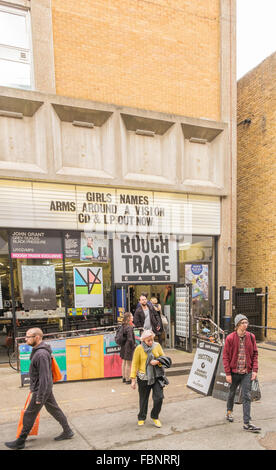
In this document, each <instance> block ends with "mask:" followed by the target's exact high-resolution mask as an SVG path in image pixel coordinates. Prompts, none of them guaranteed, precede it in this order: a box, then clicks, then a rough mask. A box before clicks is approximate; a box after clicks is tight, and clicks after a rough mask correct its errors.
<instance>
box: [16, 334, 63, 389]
mask: <svg viewBox="0 0 276 470" xmlns="http://www.w3.org/2000/svg"><path fill="white" fill-rule="evenodd" d="M44 341H45V343H47V344H49V345H50V346H51V349H52V354H53V356H54V358H55V359H56V361H57V363H58V366H59V369H60V372H61V374H62V379H61V382H66V380H67V371H66V368H67V366H66V341H65V339H60V340H48V339H45V340H44ZM32 349H33V348H32V347H31V346H29V345H28V344H26V343H23V344H19V361H20V373H21V385H22V387H23V386H24V385H29V383H30V376H29V368H30V363H31V360H30V356H31V352H32Z"/></svg>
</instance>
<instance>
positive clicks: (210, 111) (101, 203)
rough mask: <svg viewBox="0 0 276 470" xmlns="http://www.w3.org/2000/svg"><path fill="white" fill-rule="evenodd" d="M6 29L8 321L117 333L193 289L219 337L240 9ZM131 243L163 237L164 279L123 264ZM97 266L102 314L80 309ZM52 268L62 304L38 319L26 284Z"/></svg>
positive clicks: (43, 15)
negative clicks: (82, 325)
mask: <svg viewBox="0 0 276 470" xmlns="http://www.w3.org/2000/svg"><path fill="white" fill-rule="evenodd" d="M0 21H1V22H2V26H3V28H2V29H1V28H0V29H1V34H0V45H1V46H0V54H1V55H0V65H1V67H2V69H3V71H4V73H3V74H2V76H1V78H0V80H1V82H0V142H1V143H0V218H1V231H0V235H1V239H0V240H2V241H1V246H0V276H1V277H0V279H1V291H2V300H1V304H0V312H2V314H3V315H4V318H10V317H11V320H12V322H13V324H14V325H15V320H16V319H17V320H19V322H21V324H24V321H25V320H26V319H28V321H34V319H36V321H39V320H41V321H42V320H43V321H44V323H45V321H46V320H47V321H48V320H49V317H51V321H52V322H54V321H59V323H58V325H59V327H64V326H65V327H66V328H69V327H71V326H72V321H73V320H76V318H72V317H80V318H79V319H81V318H83V317H85V319H87V320H86V321H89V320H90V321H91V322H90V323H91V324H95V325H99V324H101V325H104V324H110V323H111V324H112V323H113V322H114V321H116V317H117V315H118V313H119V311H120V312H122V311H123V309H124V308H127V309H133V308H134V306H135V305H136V303H137V299H138V298H139V293H140V292H141V291H144V290H147V292H148V294H149V295H152V294H155V295H157V296H158V297H160V300H161V301H162V298H163V295H164V290H165V288H166V287H165V286H166V285H167V284H170V285H171V286H172V287H173V289H174V288H175V286H176V285H177V283H180V284H184V283H186V282H189V283H192V284H193V305H194V311H195V313H200V314H203V315H204V314H205V315H206V314H208V313H209V314H211V316H212V318H213V319H214V320H215V321H217V322H218V323H219V322H220V315H219V312H220V305H219V295H218V291H219V287H220V286H225V287H227V288H228V289H229V290H230V289H231V286H232V285H235V282H236V279H235V276H236V266H235V263H236V257H235V251H236V80H235V1H234V0H193V1H188V0H178V1H177V2H175V1H173V0H152V1H147V0H116V1H114V0H106V1H105V2H103V1H102V0H93V1H92V0H79V1H78V2H76V1H73V0H10V1H9V2H6V1H5V2H4V1H1V0H0ZM5 25H6V28H4V26H5ZM11 28H12V30H13V31H16V32H17V34H16V35H14V36H13V37H10V34H9V31H11ZM88 233H90V237H89V236H88ZM91 234H92V235H91ZM125 234H129V236H130V237H132V241H133V237H136V238H135V240H134V241H137V240H138V241H139V243H140V241H141V240H142V242H143V243H142V244H143V246H145V241H144V240H145V239H146V238H147V237H153V238H154V237H156V236H157V237H158V236H160V234H161V235H162V236H163V235H164V236H166V237H168V240H169V241H168V243H169V245H167V246H170V247H171V249H172V250H173V254H172V256H171V258H169V261H168V263H169V265H168V266H169V267H167V265H166V264H164V266H163V267H164V268H166V267H167V270H166V269H164V272H163V273H162V272H161V271H160V265H158V263H159V261H158V262H157V261H156V259H155V258H154V257H153V258H154V259H152V260H151V261H152V265H151V268H150V267H149V265H146V264H145V260H144V261H143V263H144V264H143V266H144V268H143V269H144V271H143V270H142V271H141V269H142V268H141V264H138V261H137V259H136V258H135V262H137V263H136V264H135V266H134V265H133V266H132V265H131V266H130V264H126V265H125V266H120V263H119V262H118V263H116V262H115V261H114V260H115V259H117V258H116V256H117V255H118V251H117V252H116V249H118V243H117V242H118V240H120V237H122V236H123V235H125ZM85 235H86V236H87V237H86V238H89V241H88V244H89V243H91V240H90V238H91V237H92V238H94V255H93V256H94V257H92V258H91V257H90V258H88V257H87V258H86V261H85V255H84V254H83V258H82V255H81V250H84V248H85V250H84V251H85V252H86V253H88V252H89V251H91V250H92V249H91V247H90V246H87V247H84V246H83V244H84V243H86V242H85V241H84V239H85ZM139 237H140V238H139ZM143 237H144V238H143ZM69 239H70V240H71V241H72V243H71V245H70V244H69V243H67V242H68V240H69ZM159 241H160V240H159ZM133 243H134V242H133ZM151 243H153V242H152V239H151ZM42 246H44V251H43V249H42ZM70 246H71V248H70ZM95 246H96V248H95ZM122 246H123V245H121V247H122ZM124 246H126V245H124ZM132 246H133V245H132ZM139 246H141V245H139ZM151 246H153V245H151ZM162 246H163V245H162ZM74 247H75V248H74ZM45 250H46V251H45ZM92 251H93V250H92ZM87 259H90V263H91V265H93V266H96V267H99V269H101V272H102V284H103V287H104V293H103V298H102V300H101V301H99V303H98V304H97V306H96V304H95V305H92V303H91V304H89V305H86V304H85V302H86V301H84V303H83V304H81V303H78V302H77V301H76V300H77V294H76V278H75V277H74V276H75V274H76V270H75V269H76V268H77V267H78V266H81V267H84V266H85V263H87ZM120 259H122V257H121V258H120V256H119V260H120ZM140 261H141V260H140ZM140 261H139V262H140ZM129 262H130V261H129ZM141 262H142V261H141ZM154 262H156V263H157V264H156V265H154ZM166 262H167V261H166ZM49 266H50V267H52V268H53V267H54V275H55V279H56V285H52V286H51V289H52V291H51V292H52V298H51V299H50V301H49V304H48V306H46V307H45V308H43V305H42V299H40V300H39V302H37V303H34V304H33V308H32V303H31V302H30V299H29V298H28V296H27V290H28V289H27V285H28V283H27V278H28V276H36V278H37V277H39V276H40V275H42V272H44V271H45V273H46V271H47V270H48V271H49V275H50V268H49ZM52 268H51V269H52ZM151 269H152V270H154V269H155V274H157V272H158V276H159V277H158V276H154V273H153V272H152V271H151ZM43 270H44V271H43ZM131 270H132V271H131ZM135 270H136V271H135ZM134 271H135V272H134ZM35 272H36V273H37V274H36V275H35ZM51 273H52V270H51ZM52 274H53V273H52ZM137 274H139V276H138V277H137ZM46 277H47V276H46ZM48 279H50V276H48ZM49 282H50V281H49ZM48 287H49V286H48ZM37 289H38V290H37V292H36V295H37V298H39V292H41V286H38V287H37ZM120 296H121V298H120V299H119V297H120ZM118 299H119V300H118ZM79 300H80V299H79ZM90 300H91V299H90ZM122 304H123V305H122ZM225 306H226V311H225V313H226V316H230V315H231V299H230V301H229V302H228V301H226V302H225ZM76 310H78V311H76ZM171 314H172V317H174V316H175V311H173V310H172V311H171ZM24 319H25V320H24ZM180 320H181V319H180ZM26 321H27V320H26ZM93 322H94V323H93ZM184 323H185V322H184ZM181 325H182V326H181ZM182 327H183V328H184V326H183V324H182V323H181V321H180V323H179V324H177V321H176V330H177V332H176V333H175V334H176V336H177V337H178V341H180V343H181V341H182V343H181V344H183V341H184V339H185V334H186V333H185V331H186V330H185V328H186V327H185V328H184V330H185V331H184V330H183V328H182ZM179 338H180V339H179ZM181 338H182V339H181Z"/></svg>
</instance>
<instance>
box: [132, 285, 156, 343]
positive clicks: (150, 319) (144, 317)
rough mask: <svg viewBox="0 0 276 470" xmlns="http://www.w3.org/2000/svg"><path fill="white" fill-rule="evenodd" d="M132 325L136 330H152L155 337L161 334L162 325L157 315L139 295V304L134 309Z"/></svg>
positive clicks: (150, 304) (145, 299) (149, 304)
mask: <svg viewBox="0 0 276 470" xmlns="http://www.w3.org/2000/svg"><path fill="white" fill-rule="evenodd" d="M133 323H134V325H135V326H136V327H137V328H144V329H145V330H152V331H153V332H154V333H155V334H156V335H158V334H160V333H161V330H162V324H161V318H160V315H159V313H158V312H157V311H156V310H155V308H154V306H153V305H152V303H151V302H148V301H147V297H146V296H145V295H143V294H142V295H140V298H139V304H138V305H137V307H136V310H135V313H134V317H133Z"/></svg>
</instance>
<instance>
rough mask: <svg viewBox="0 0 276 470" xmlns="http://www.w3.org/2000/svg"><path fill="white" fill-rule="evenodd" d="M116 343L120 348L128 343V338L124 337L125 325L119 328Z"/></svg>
mask: <svg viewBox="0 0 276 470" xmlns="http://www.w3.org/2000/svg"><path fill="white" fill-rule="evenodd" d="M115 342H116V343H117V344H118V345H119V346H123V344H124V343H125V342H126V338H125V335H124V327H123V325H121V326H119V328H118V330H117V332H116V335H115Z"/></svg>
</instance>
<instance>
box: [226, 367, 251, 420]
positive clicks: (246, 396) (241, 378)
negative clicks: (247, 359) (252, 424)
mask: <svg viewBox="0 0 276 470" xmlns="http://www.w3.org/2000/svg"><path fill="white" fill-rule="evenodd" d="M231 376H232V384H231V387H230V390H229V395H228V400H227V411H233V407H234V399H235V394H236V390H237V388H238V385H239V384H241V391H242V405H243V422H244V424H248V423H249V421H250V420H251V416H250V410H251V385H252V382H251V376H252V372H250V373H249V374H235V373H234V372H232V373H231Z"/></svg>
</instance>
